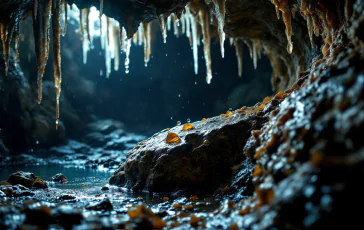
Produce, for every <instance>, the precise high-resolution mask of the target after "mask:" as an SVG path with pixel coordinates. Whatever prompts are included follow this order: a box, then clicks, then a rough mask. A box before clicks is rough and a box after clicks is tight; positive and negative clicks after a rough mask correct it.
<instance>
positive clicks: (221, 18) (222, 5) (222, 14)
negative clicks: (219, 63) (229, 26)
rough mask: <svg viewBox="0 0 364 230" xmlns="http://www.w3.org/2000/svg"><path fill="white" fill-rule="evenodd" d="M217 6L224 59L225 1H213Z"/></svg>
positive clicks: (216, 12)
mask: <svg viewBox="0 0 364 230" xmlns="http://www.w3.org/2000/svg"><path fill="white" fill-rule="evenodd" d="M213 2H214V5H215V14H216V18H217V21H218V31H219V38H220V47H221V56H222V57H223V58H224V53H225V50H224V42H225V32H224V24H225V0H213Z"/></svg>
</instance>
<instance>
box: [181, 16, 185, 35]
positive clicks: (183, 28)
mask: <svg viewBox="0 0 364 230" xmlns="http://www.w3.org/2000/svg"><path fill="white" fill-rule="evenodd" d="M185 18H186V17H185V15H184V14H183V15H182V16H181V19H180V21H181V25H182V34H185V33H186V19H185Z"/></svg>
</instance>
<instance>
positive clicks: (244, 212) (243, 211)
mask: <svg viewBox="0 0 364 230" xmlns="http://www.w3.org/2000/svg"><path fill="white" fill-rule="evenodd" d="M249 212H250V206H246V207H245V208H244V209H241V210H239V215H240V216H244V215H246V214H248V213H249Z"/></svg>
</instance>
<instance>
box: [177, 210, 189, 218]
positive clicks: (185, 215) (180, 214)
mask: <svg viewBox="0 0 364 230" xmlns="http://www.w3.org/2000/svg"><path fill="white" fill-rule="evenodd" d="M189 215H190V214H188V213H187V212H183V211H181V212H180V213H179V214H178V216H179V217H181V218H184V217H187V216H189Z"/></svg>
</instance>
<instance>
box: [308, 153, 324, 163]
mask: <svg viewBox="0 0 364 230" xmlns="http://www.w3.org/2000/svg"><path fill="white" fill-rule="evenodd" d="M322 159H323V156H322V155H321V154H320V153H319V152H314V153H313V154H312V156H311V163H312V165H313V166H315V167H317V166H318V165H320V163H321V162H322Z"/></svg>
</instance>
